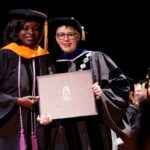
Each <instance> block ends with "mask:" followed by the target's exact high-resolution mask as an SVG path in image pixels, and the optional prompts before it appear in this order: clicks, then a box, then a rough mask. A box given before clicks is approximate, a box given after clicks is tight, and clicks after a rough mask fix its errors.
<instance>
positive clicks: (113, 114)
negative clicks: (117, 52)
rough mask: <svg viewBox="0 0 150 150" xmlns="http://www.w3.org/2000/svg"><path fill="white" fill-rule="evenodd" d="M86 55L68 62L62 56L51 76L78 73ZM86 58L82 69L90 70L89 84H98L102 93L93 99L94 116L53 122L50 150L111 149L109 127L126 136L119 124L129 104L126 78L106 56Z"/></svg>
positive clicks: (98, 53)
mask: <svg viewBox="0 0 150 150" xmlns="http://www.w3.org/2000/svg"><path fill="white" fill-rule="evenodd" d="M86 54H87V52H83V53H80V54H78V55H77V56H75V57H74V58H72V59H70V58H69V59H67V57H63V59H59V60H58V61H57V62H56V63H55V65H54V66H52V70H54V73H62V72H69V71H70V70H71V71H77V70H80V65H81V64H83V59H84V58H85V57H86ZM71 57H72V56H71ZM89 59H90V60H89V61H88V62H87V63H85V64H86V67H85V68H84V69H91V70H92V73H93V83H95V82H96V81H98V82H99V84H100V85H101V88H102V91H103V92H102V95H101V98H100V100H96V105H97V108H98V116H88V117H77V118H70V119H61V120H55V121H53V123H52V124H51V127H52V129H53V130H52V133H51V136H52V137H53V139H52V140H51V145H52V147H51V148H50V150H112V140H111V132H110V128H111V129H112V130H113V131H115V132H116V133H117V135H119V136H122V137H123V138H125V137H126V134H124V132H122V129H120V127H119V125H120V124H121V120H122V118H123V116H124V115H125V112H126V108H127V107H128V105H129V101H128V99H129V98H128V96H129V85H128V82H127V78H126V77H125V76H124V74H123V73H122V71H121V70H120V69H119V68H118V67H117V65H116V64H115V63H114V62H113V61H112V60H111V58H110V57H108V56H107V55H106V54H104V53H101V52H91V56H90V57H89ZM83 86H86V85H83Z"/></svg>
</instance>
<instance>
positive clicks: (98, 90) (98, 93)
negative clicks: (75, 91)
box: [92, 82, 102, 99]
mask: <svg viewBox="0 0 150 150" xmlns="http://www.w3.org/2000/svg"><path fill="white" fill-rule="evenodd" d="M92 89H93V92H94V94H95V96H96V99H100V96H101V94H102V89H101V87H100V85H99V84H98V82H95V83H94V84H93V85H92Z"/></svg>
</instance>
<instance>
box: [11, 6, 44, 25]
mask: <svg viewBox="0 0 150 150" xmlns="http://www.w3.org/2000/svg"><path fill="white" fill-rule="evenodd" d="M8 13H9V15H10V17H11V18H13V19H26V20H35V21H37V22H43V23H44V22H45V21H46V19H47V15H46V14H45V13H42V12H39V11H35V10H31V9H15V10H10V11H9V12H8Z"/></svg>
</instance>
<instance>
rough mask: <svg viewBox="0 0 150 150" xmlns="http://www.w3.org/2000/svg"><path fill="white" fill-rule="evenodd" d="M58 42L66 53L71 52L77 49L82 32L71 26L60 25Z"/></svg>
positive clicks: (57, 33) (57, 35)
mask: <svg viewBox="0 0 150 150" xmlns="http://www.w3.org/2000/svg"><path fill="white" fill-rule="evenodd" d="M55 38H56V42H57V44H58V45H59V47H60V48H61V49H62V51H63V52H64V53H71V52H73V51H75V50H76V49H77V45H78V42H79V40H80V34H79V33H78V31H77V30H76V29H75V28H73V27H71V26H65V25H63V26H60V27H58V28H57V30H56V36H55Z"/></svg>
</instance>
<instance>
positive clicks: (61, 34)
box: [56, 32, 78, 40]
mask: <svg viewBox="0 0 150 150" xmlns="http://www.w3.org/2000/svg"><path fill="white" fill-rule="evenodd" d="M76 34H78V33H76V32H72V33H67V34H65V33H57V34H56V36H57V37H58V39H59V40H64V39H65V38H67V39H69V40H72V39H74V37H75V35H76Z"/></svg>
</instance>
